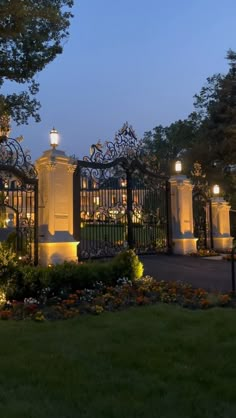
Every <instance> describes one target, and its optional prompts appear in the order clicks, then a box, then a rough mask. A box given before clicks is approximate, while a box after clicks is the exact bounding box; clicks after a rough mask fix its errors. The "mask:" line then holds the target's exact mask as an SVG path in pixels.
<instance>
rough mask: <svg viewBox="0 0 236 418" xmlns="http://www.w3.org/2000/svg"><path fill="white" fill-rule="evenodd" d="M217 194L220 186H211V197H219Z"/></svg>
mask: <svg viewBox="0 0 236 418" xmlns="http://www.w3.org/2000/svg"><path fill="white" fill-rule="evenodd" d="M219 194H220V186H218V184H215V185H214V186H213V195H214V196H219Z"/></svg>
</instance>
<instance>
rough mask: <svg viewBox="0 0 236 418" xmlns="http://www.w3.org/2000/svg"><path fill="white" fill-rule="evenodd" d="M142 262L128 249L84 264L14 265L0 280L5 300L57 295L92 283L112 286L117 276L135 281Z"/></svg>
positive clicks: (90, 285)
mask: <svg viewBox="0 0 236 418" xmlns="http://www.w3.org/2000/svg"><path fill="white" fill-rule="evenodd" d="M142 274H143V265H142V263H141V262H140V261H139V258H138V256H137V255H136V254H135V253H134V251H132V250H128V251H125V252H123V253H120V254H118V255H117V256H116V257H115V258H114V259H113V260H111V261H93V262H86V263H79V264H77V263H74V262H65V263H64V264H60V265H54V266H51V267H40V266H37V267H33V266H30V265H26V266H20V265H18V266H16V267H15V268H14V270H13V271H12V272H11V274H9V275H8V277H7V278H6V276H5V278H4V282H2V283H0V290H1V289H2V290H3V291H4V292H5V294H6V298H7V299H8V300H18V301H22V300H24V299H25V298H30V297H32V298H37V299H39V300H40V299H43V298H44V297H45V296H48V297H52V296H60V295H61V294H62V293H63V294H66V293H70V292H74V291H75V290H80V289H81V290H82V289H84V288H87V289H92V288H93V287H94V285H95V283H96V282H100V281H102V282H103V283H104V285H106V286H112V285H115V284H116V282H117V279H119V278H121V277H127V279H129V280H132V281H133V280H135V279H138V278H140V277H141V276H142Z"/></svg>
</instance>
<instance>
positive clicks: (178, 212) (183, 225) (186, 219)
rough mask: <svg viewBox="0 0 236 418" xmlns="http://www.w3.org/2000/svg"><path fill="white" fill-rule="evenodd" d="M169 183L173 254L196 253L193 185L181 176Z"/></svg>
mask: <svg viewBox="0 0 236 418" xmlns="http://www.w3.org/2000/svg"><path fill="white" fill-rule="evenodd" d="M169 182H170V190H171V222H172V244H173V245H172V249H173V253H174V254H182V255H184V254H189V253H191V252H196V242H197V238H194V235H193V205H192V190H193V185H192V183H191V181H190V180H189V179H188V178H187V177H186V176H184V175H181V174H177V175H175V176H172V177H171V178H170V180H169Z"/></svg>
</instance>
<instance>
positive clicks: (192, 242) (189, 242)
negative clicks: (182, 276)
mask: <svg viewBox="0 0 236 418" xmlns="http://www.w3.org/2000/svg"><path fill="white" fill-rule="evenodd" d="M197 240H198V239H197V238H179V239H177V238H175V239H173V247H172V250H173V254H179V255H186V254H190V253H195V252H196V251H197Z"/></svg>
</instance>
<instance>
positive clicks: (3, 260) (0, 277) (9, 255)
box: [0, 242, 17, 284]
mask: <svg viewBox="0 0 236 418" xmlns="http://www.w3.org/2000/svg"><path fill="white" fill-rule="evenodd" d="M16 265H17V258H16V254H15V253H14V252H13V251H12V249H11V248H10V247H9V246H8V245H7V244H6V243H5V242H0V284H4V283H5V281H6V278H7V277H8V275H9V274H11V272H12V271H13V270H14V268H15V267H16Z"/></svg>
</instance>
